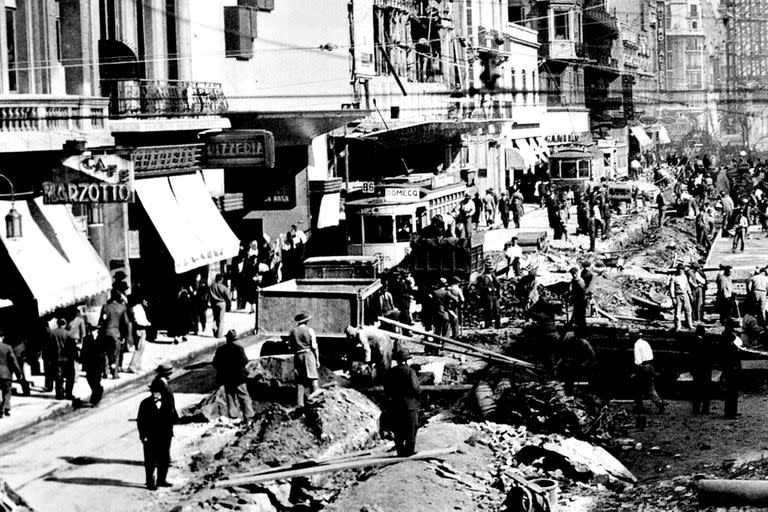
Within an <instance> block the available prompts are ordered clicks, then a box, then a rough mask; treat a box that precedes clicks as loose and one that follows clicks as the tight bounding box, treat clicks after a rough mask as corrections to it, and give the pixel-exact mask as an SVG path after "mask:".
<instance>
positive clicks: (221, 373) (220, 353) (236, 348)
mask: <svg viewBox="0 0 768 512" xmlns="http://www.w3.org/2000/svg"><path fill="white" fill-rule="evenodd" d="M226 339H227V342H226V343H225V344H224V345H222V346H220V347H219V348H217V349H216V354H215V355H214V356H213V367H214V368H216V383H217V384H218V385H219V386H222V387H223V388H224V395H225V396H226V398H227V414H228V415H229V417H230V418H235V417H236V416H237V412H236V410H237V408H238V407H239V408H240V413H241V414H242V416H243V421H249V420H250V419H251V418H252V417H253V402H252V401H251V395H249V394H248V386H247V385H246V381H247V379H248V372H247V371H246V369H245V367H246V366H247V365H248V357H247V356H246V355H245V349H244V348H243V347H242V346H241V345H238V344H237V343H236V339H237V333H236V332H235V330H234V329H230V330H229V331H227V334H226Z"/></svg>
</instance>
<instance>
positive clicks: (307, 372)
mask: <svg viewBox="0 0 768 512" xmlns="http://www.w3.org/2000/svg"><path fill="white" fill-rule="evenodd" d="M310 320H312V317H311V316H310V315H308V314H307V313H299V314H298V315H296V317H295V318H294V321H295V322H296V327H294V328H293V329H292V330H291V332H290V334H289V335H288V343H289V344H290V346H291V350H292V351H293V363H294V371H295V372H296V388H297V389H296V393H297V394H296V406H297V407H304V401H305V395H306V392H307V388H310V389H312V393H311V394H310V395H309V398H310V399H311V398H314V397H315V396H316V395H318V394H319V393H320V383H319V374H318V370H319V369H320V351H319V350H318V347H317V336H316V335H315V330H314V329H312V328H311V327H309V325H307V324H308V323H309V321H310Z"/></svg>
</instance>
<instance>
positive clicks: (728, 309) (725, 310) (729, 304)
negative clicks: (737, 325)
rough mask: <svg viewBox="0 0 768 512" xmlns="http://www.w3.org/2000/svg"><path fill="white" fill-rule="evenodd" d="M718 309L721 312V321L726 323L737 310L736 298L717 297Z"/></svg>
mask: <svg viewBox="0 0 768 512" xmlns="http://www.w3.org/2000/svg"><path fill="white" fill-rule="evenodd" d="M717 309H718V312H719V313H720V323H721V324H723V325H725V322H726V321H727V320H728V319H729V318H731V316H732V315H733V313H734V311H736V310H737V305H736V298H735V297H723V296H719V297H718V298H717Z"/></svg>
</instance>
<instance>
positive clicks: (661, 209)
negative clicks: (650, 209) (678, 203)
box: [659, 206, 666, 227]
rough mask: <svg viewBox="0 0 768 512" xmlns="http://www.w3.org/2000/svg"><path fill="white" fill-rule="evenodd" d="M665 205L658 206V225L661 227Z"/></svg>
mask: <svg viewBox="0 0 768 512" xmlns="http://www.w3.org/2000/svg"><path fill="white" fill-rule="evenodd" d="M664 210H665V207H663V206H660V207H659V227H661V226H662V225H663V224H664V214H665V213H666V212H665V211H664Z"/></svg>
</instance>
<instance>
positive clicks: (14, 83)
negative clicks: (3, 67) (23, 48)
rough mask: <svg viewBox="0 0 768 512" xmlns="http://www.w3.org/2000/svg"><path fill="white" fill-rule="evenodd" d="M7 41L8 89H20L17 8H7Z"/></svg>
mask: <svg viewBox="0 0 768 512" xmlns="http://www.w3.org/2000/svg"><path fill="white" fill-rule="evenodd" d="M5 43H6V45H7V47H8V52H7V54H6V60H7V63H8V90H9V91H18V90H19V84H18V80H17V77H16V9H10V8H6V9H5Z"/></svg>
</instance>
